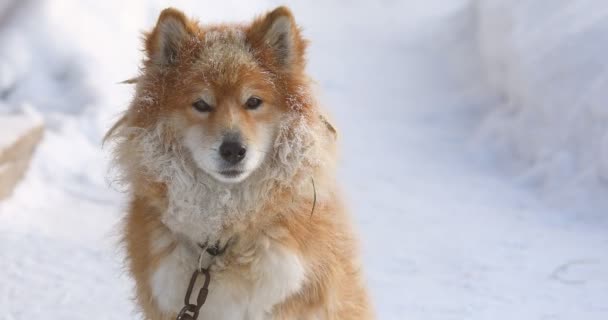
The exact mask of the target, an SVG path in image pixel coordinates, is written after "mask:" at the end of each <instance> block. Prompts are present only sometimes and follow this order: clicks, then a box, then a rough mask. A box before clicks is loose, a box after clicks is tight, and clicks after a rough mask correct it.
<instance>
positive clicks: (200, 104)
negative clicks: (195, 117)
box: [192, 99, 213, 112]
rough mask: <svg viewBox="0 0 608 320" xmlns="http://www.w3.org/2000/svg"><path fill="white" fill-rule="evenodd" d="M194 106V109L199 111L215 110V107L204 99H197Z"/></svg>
mask: <svg viewBox="0 0 608 320" xmlns="http://www.w3.org/2000/svg"><path fill="white" fill-rule="evenodd" d="M192 107H193V108H194V110H196V111H198V112H210V111H213V107H211V106H210V105H209V104H208V103H207V102H205V100H203V99H198V100H196V102H194V103H193V104H192Z"/></svg>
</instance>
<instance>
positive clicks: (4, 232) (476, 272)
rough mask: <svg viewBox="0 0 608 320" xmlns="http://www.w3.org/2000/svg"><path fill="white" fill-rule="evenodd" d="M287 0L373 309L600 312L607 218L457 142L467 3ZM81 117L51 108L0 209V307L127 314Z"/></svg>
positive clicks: (473, 75) (464, 314)
mask: <svg viewBox="0 0 608 320" xmlns="http://www.w3.org/2000/svg"><path fill="white" fill-rule="evenodd" d="M454 2H455V3H456V2H458V1H454ZM437 5H445V2H441V1H437ZM294 6H295V7H296V8H295V11H296V12H302V17H301V21H303V24H304V25H306V26H307V29H306V32H307V34H308V36H309V37H310V38H312V39H314V42H313V47H312V48H311V58H310V60H311V71H312V73H313V75H314V76H315V77H316V78H317V79H319V83H320V86H321V87H322V91H323V92H324V98H323V101H325V102H326V103H327V105H328V106H329V108H330V110H331V112H332V113H333V114H334V116H335V117H334V118H335V121H336V122H337V126H338V128H339V129H340V130H339V131H340V136H341V138H342V141H343V164H344V165H343V170H342V171H341V177H342V180H343V181H344V185H345V186H346V188H345V189H346V191H347V195H348V197H349V198H351V199H352V205H351V207H352V209H353V212H354V213H355V215H356V219H357V222H358V225H359V229H360V230H361V233H362V237H361V238H362V242H363V247H364V256H365V257H364V261H365V266H366V272H367V274H368V279H369V285H370V287H371V289H372V291H373V294H374V300H375V304H376V307H377V310H378V318H379V319H395V320H397V319H425V320H426V319H479V320H484V319H505V320H507V319H509V320H510V319H564V320H565V319H586V320H595V319H597V320H601V319H607V318H608V302H607V299H608V233H607V232H606V229H607V227H608V216H606V215H605V214H603V213H602V212H600V213H594V212H589V211H585V210H580V211H574V210H557V209H555V208H551V207H548V206H547V205H544V204H543V203H542V202H539V201H538V200H536V197H535V193H534V192H533V190H531V189H528V188H526V187H524V186H520V185H516V184H515V183H514V182H512V181H511V180H510V179H509V178H508V177H506V176H505V175H503V174H502V173H500V170H498V169H497V168H496V163H495V161H494V160H495V159H491V158H490V159H487V156H484V157H482V156H481V155H480V152H478V151H479V150H478V147H477V146H475V145H474V144H473V143H472V142H471V139H472V138H471V137H472V136H473V134H474V133H473V130H472V129H473V127H474V126H475V125H476V121H477V120H478V118H479V113H480V112H481V109H480V106H481V105H482V104H483V103H484V101H486V99H491V97H487V96H485V95H483V94H482V93H483V90H484V89H483V87H482V86H481V85H480V84H479V77H480V76H479V72H480V71H479V70H478V69H476V65H477V64H476V63H477V61H476V59H477V58H476V54H475V49H474V48H473V47H472V46H471V43H470V42H467V41H466V40H462V33H466V32H467V31H468V32H470V31H471V30H470V28H471V25H470V24H468V21H469V20H468V18H469V16H468V15H466V14H458V15H455V16H451V17H449V18H447V19H443V18H441V19H440V18H439V17H433V16H431V15H429V16H428V17H424V16H425V14H424V13H421V12H414V13H411V14H412V15H415V14H416V15H418V16H423V17H424V18H420V19H419V20H416V19H414V18H415V17H413V16H412V19H411V20H412V22H411V23H408V24H404V23H403V22H402V21H403V20H402V19H403V17H401V16H400V15H401V14H400V13H398V12H397V13H394V12H389V11H390V10H386V11H380V10H379V9H378V8H375V7H374V6H373V5H370V8H367V7H363V6H361V7H356V8H354V9H352V10H353V11H357V10H360V11H365V12H368V14H369V15H371V16H373V17H376V18H379V17H385V19H384V21H383V23H380V24H377V25H376V24H370V25H362V24H358V23H354V22H356V21H354V20H353V18H352V17H350V18H349V15H348V14H347V15H344V16H340V17H341V18H342V19H343V21H342V20H340V21H341V23H339V22H335V25H338V26H340V27H336V28H332V29H330V30H328V29H326V28H327V27H328V26H327V25H324V24H323V23H318V24H316V23H315V22H314V21H316V20H315V19H319V20H320V21H325V20H324V19H325V18H327V17H325V16H323V15H324V14H326V15H330V14H331V13H332V12H333V13H335V12H337V11H338V9H337V8H338V7H339V6H338V5H337V4H336V5H335V7H331V6H330V8H328V10H327V11H326V12H325V13H318V12H314V10H312V11H311V10H308V11H307V10H306V9H305V8H298V6H297V5H294ZM412 7H413V8H415V7H416V6H414V5H412ZM399 9H403V8H399ZM413 11H415V10H413ZM446 11H447V9H446ZM318 15H321V16H318ZM434 15H439V14H438V13H435V14H434ZM307 21H310V22H307ZM332 23H333V22H332ZM404 29H407V30H404ZM385 30H386V32H385ZM343 34H349V35H351V34H352V35H354V34H356V35H357V36H356V37H355V36H347V37H341V35H343ZM403 34H406V35H407V36H403ZM335 39H340V41H339V42H338V41H336V40H335ZM362 46H364V49H362V48H361V47H362ZM87 116H88V115H86V114H85V115H81V116H80V118H79V117H73V116H67V115H66V116H57V117H58V118H54V119H55V121H56V123H58V125H57V127H56V128H52V129H53V130H51V131H50V132H49V133H48V134H47V136H46V137H45V141H44V143H43V145H42V146H41V148H40V150H39V151H38V154H37V156H36V158H35V159H34V163H33V170H32V171H31V172H30V173H29V175H28V177H27V179H26V181H25V183H23V184H22V185H21V187H20V188H19V189H18V190H17V193H16V195H15V197H14V198H13V199H11V201H9V202H7V203H4V204H2V206H0V270H3V275H2V276H0V319H2V320H5V319H6V320H13V319H15V320H17V319H62V320H63V319H66V320H71V319H74V320H76V319H83V318H88V319H130V318H133V316H132V313H131V312H132V306H131V304H130V301H129V300H128V297H129V287H130V282H129V281H130V280H128V278H127V277H126V276H125V275H124V274H123V273H122V271H121V267H120V254H119V252H118V251H117V250H116V249H115V242H116V236H115V233H114V231H113V230H115V226H116V224H117V223H118V220H119V218H120V203H121V196H120V195H118V194H116V193H115V192H113V191H111V190H108V188H107V186H106V185H105V183H104V181H103V177H102V172H98V171H99V170H100V169H99V165H103V163H104V160H103V156H102V153H100V152H101V151H100V150H98V145H96V144H94V143H91V142H90V141H88V140H87V139H86V138H85V137H83V136H82V135H79V134H78V132H79V130H81V129H82V127H83V126H86V125H87V124H89V123H90V121H94V120H90V119H86V117H87ZM74 137H77V138H74ZM74 149H78V150H79V154H80V155H79V156H78V157H73V156H72V152H73V150H74ZM92 170H93V171H94V170H96V173H95V174H91V173H90V172H91V171H92ZM58 172H68V174H60V173H58ZM32 194H34V195H35V200H34V201H32V198H31V197H32ZM602 216H604V217H602Z"/></svg>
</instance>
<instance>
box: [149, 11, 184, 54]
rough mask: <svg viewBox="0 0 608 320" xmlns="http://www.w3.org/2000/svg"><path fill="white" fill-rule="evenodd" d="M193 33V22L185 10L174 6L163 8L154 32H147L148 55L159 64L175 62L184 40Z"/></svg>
mask: <svg viewBox="0 0 608 320" xmlns="http://www.w3.org/2000/svg"><path fill="white" fill-rule="evenodd" d="M193 33H194V32H193V27H192V24H191V22H190V21H189V20H188V18H186V16H185V15H184V13H183V12H181V11H179V10H177V9H173V8H167V9H165V10H163V11H162V12H161V13H160V16H159V17H158V21H157V22H156V26H155V27H154V29H153V30H152V32H150V33H148V34H146V52H147V53H148V57H149V58H150V60H151V61H152V62H154V63H155V64H158V65H170V64H173V63H175V62H176V61H177V56H178V52H179V48H180V46H181V44H182V42H183V41H184V40H186V39H187V38H188V37H189V36H192V35H193Z"/></svg>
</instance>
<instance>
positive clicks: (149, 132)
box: [113, 112, 327, 239]
mask: <svg viewBox="0 0 608 320" xmlns="http://www.w3.org/2000/svg"><path fill="white" fill-rule="evenodd" d="M325 131H326V130H325V128H324V127H323V126H322V125H319V123H317V122H313V123H311V122H309V121H308V120H307V119H306V117H305V116H304V115H303V114H301V113H295V112H290V113H288V114H287V115H286V116H285V118H284V119H283V121H282V125H281V126H280V129H279V132H278V134H277V136H276V139H275V142H274V147H273V152H271V153H270V154H269V155H267V159H265V162H264V164H263V165H262V166H261V167H260V168H258V169H257V170H256V171H255V172H254V173H252V175H251V176H250V177H248V178H247V179H246V180H245V181H243V182H242V183H239V184H237V185H229V184H223V183H221V182H218V181H216V180H215V179H214V178H212V177H211V176H210V175H209V174H207V173H206V172H204V171H203V170H200V169H198V167H197V166H196V164H195V163H194V162H193V160H192V158H191V155H190V153H189V151H188V150H187V148H185V146H183V144H182V142H181V139H180V137H178V136H175V134H174V133H173V132H172V130H171V129H170V128H169V127H168V125H167V124H166V122H162V121H161V122H159V123H158V124H157V125H156V126H153V127H152V128H149V129H144V128H135V127H128V126H125V127H122V128H118V129H117V131H116V133H115V134H114V137H113V138H114V139H115V140H116V148H115V163H116V164H117V166H118V167H119V168H120V169H121V172H123V173H129V172H136V173H138V174H141V175H142V176H144V177H147V179H149V181H147V183H162V184H164V185H166V193H167V194H166V197H167V208H166V213H165V214H164V215H163V222H164V223H165V224H166V225H167V226H168V227H169V228H171V229H172V230H174V231H175V232H179V233H184V234H185V235H187V236H189V237H193V238H195V239H200V238H202V239H204V238H206V237H210V238H215V237H217V236H218V234H219V233H220V232H221V231H222V229H223V227H224V226H227V225H238V224H239V223H243V222H244V221H246V220H247V219H246V218H247V216H248V215H250V214H253V213H255V212H258V211H259V210H261V209H262V207H263V206H264V204H265V203H268V202H269V201H272V200H273V197H274V196H276V195H277V194H278V192H281V191H285V190H287V189H290V190H292V191H293V193H295V194H298V193H301V192H300V189H302V190H306V191H308V188H307V187H308V182H309V181H310V180H309V179H310V178H311V177H312V176H313V175H314V174H315V171H316V170H319V169H320V168H322V163H323V160H322V159H320V154H321V152H320V149H319V148H323V144H324V142H323V141H324V140H325V136H327V134H326V132H325ZM121 179H122V182H124V183H125V184H126V185H130V186H131V187H135V186H134V185H132V183H133V180H136V178H134V177H133V176H126V175H123V176H122V177H121ZM131 192H133V193H135V194H137V193H138V190H131ZM311 196H312V194H308V193H307V194H304V195H303V197H306V198H308V197H311ZM178 230H179V231H178Z"/></svg>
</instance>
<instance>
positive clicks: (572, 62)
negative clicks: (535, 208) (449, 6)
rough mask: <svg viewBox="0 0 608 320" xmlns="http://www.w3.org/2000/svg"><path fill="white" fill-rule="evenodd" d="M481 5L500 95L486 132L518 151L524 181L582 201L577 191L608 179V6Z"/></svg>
mask: <svg viewBox="0 0 608 320" xmlns="http://www.w3.org/2000/svg"><path fill="white" fill-rule="evenodd" d="M476 9H477V13H478V23H479V33H478V40H479V46H480V51H481V55H482V58H483V63H484V65H485V68H486V71H487V77H488V79H487V80H488V82H489V84H490V85H491V86H492V87H493V88H494V89H495V90H497V91H498V92H499V93H500V95H501V97H500V99H499V100H500V101H498V102H497V103H496V104H495V105H493V106H492V107H491V109H490V110H488V113H487V114H486V115H485V119H484V121H483V124H482V127H481V137H482V138H483V139H484V140H485V142H486V145H487V144H489V145H492V146H494V147H496V148H497V149H498V150H499V151H500V153H499V154H500V155H501V156H503V157H504V158H506V159H508V161H507V163H509V162H511V160H512V159H513V157H514V158H515V160H516V161H515V163H514V165H513V166H511V168H512V169H513V170H514V172H515V173H517V174H520V175H521V176H522V177H523V180H524V182H525V183H529V184H532V185H535V186H539V187H540V188H541V190H545V191H547V192H546V193H547V194H550V195H551V196H552V197H554V198H562V200H563V199H564V197H565V199H566V200H567V201H572V200H583V199H580V197H575V196H574V195H573V193H574V192H573V191H572V190H573V189H576V188H580V187H581V186H583V185H586V186H592V187H591V189H593V188H596V189H597V186H598V185H601V184H602V183H605V181H606V179H608V125H607V124H608V106H607V105H606V101H608V90H607V88H606V87H607V86H608V69H607V68H608V59H606V51H607V49H608V41H607V40H608V6H606V5H605V4H604V3H602V2H601V1H597V0H580V1H569V0H551V1H511V0H478V1H477V2H476ZM509 164H513V163H509ZM562 202H566V201H562Z"/></svg>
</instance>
